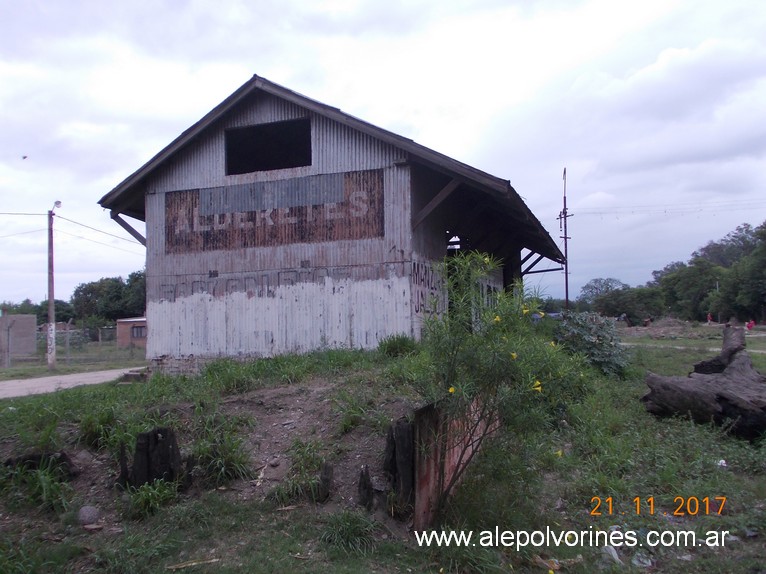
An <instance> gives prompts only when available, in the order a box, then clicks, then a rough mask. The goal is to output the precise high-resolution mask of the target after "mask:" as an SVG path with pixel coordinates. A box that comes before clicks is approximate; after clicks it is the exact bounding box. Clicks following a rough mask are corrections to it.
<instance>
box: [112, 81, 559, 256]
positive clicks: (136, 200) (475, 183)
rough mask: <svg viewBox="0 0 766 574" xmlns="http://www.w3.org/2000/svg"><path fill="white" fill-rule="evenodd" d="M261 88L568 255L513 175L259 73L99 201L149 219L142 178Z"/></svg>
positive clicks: (543, 248) (529, 241)
mask: <svg viewBox="0 0 766 574" xmlns="http://www.w3.org/2000/svg"><path fill="white" fill-rule="evenodd" d="M256 91H262V92H265V93H268V94H271V95H273V96H275V97H278V98H281V99H283V100H286V101H288V102H291V103H294V104H296V105H298V106H301V107H303V108H305V109H307V110H309V111H311V112H313V113H315V114H318V115H320V116H324V117H326V118H329V119H331V120H333V121H335V122H338V123H340V124H343V125H345V126H348V127H350V128H352V129H354V130H357V131H359V132H362V133H364V134H367V135H369V136H370V137H373V138H376V139H378V140H380V141H383V142H385V143H388V144H390V145H392V146H394V147H397V148H399V149H401V150H403V151H404V152H406V153H407V154H408V156H409V157H408V159H409V160H410V161H411V162H414V163H418V164H421V165H424V166H426V167H429V168H431V169H434V170H436V171H439V172H442V173H445V174H447V175H449V176H450V177H452V178H454V179H456V180H458V181H460V182H461V183H464V184H465V185H467V186H468V187H470V188H473V189H476V190H477V191H479V192H483V193H486V194H489V195H490V196H491V197H492V199H493V200H494V201H492V204H493V205H494V206H499V207H500V208H501V209H502V211H503V215H504V216H505V217H508V218H509V219H510V220H511V221H512V222H513V223H514V226H516V227H517V228H520V229H519V230H518V231H520V233H518V232H517V233H516V234H515V235H516V236H517V240H518V237H519V236H522V237H523V238H524V239H525V241H522V244H523V245H524V247H526V248H528V249H530V250H532V251H534V252H536V253H539V254H540V255H543V256H544V257H547V258H548V259H551V260H553V261H557V262H559V263H561V262H563V261H564V256H563V254H562V253H561V251H560V250H559V248H558V247H557V246H556V244H555V243H554V242H553V240H552V239H551V237H550V235H549V234H548V233H547V232H546V231H545V229H544V228H543V226H542V224H541V223H540V221H539V220H538V219H537V218H536V217H535V216H534V214H533V213H532V212H531V210H530V209H529V208H528V207H527V205H526V204H525V203H524V201H523V200H522V199H521V197H519V195H518V193H516V190H514V189H513V187H512V186H511V183H510V181H508V180H504V179H501V178H498V177H495V176H493V175H490V174H488V173H486V172H484V171H481V170H479V169H476V168H474V167H471V166H469V165H466V164H464V163H462V162H459V161H457V160H455V159H452V158H450V157H448V156H446V155H444V154H441V153H439V152H436V151H434V150H432V149H430V148H427V147H425V146H422V145H420V144H418V143H415V142H414V141H412V140H411V139H408V138H405V137H402V136H400V135H397V134H395V133H393V132H390V131H388V130H384V129H382V128H379V127H377V126H374V125H372V124H370V123H367V122H365V121H363V120H360V119H358V118H355V117H353V116H351V115H349V114H346V113H344V112H342V111H341V110H339V109H338V108H334V107H332V106H328V105H326V104H323V103H321V102H318V101H316V100H312V99H310V98H307V97H306V96H303V95H301V94H298V93H296V92H294V91H292V90H289V89H287V88H284V87H282V86H280V85H278V84H275V83H273V82H270V81H268V80H266V79H264V78H261V77H259V76H257V75H254V76H253V77H252V78H251V79H250V80H249V81H248V82H246V83H245V84H243V85H242V86H241V87H240V88H239V89H237V90H236V91H235V92H234V93H233V94H231V95H230V96H229V97H228V98H226V99H225V100H224V101H223V102H221V103H220V104H219V105H217V106H216V107H215V108H213V109H212V110H211V111H210V112H208V113H207V114H206V115H205V116H204V117H203V118H202V119H201V120H199V121H198V122H197V123H195V124H194V125H193V126H191V127H190V128H189V129H187V130H186V131H184V132H183V133H182V134H181V135H179V136H178V137H177V138H176V139H175V140H173V141H172V142H171V143H170V144H169V145H168V146H166V147H165V148H164V149H163V150H162V151H160V152H159V153H158V154H157V155H155V156H154V157H153V158H152V159H150V160H149V161H148V162H146V163H145V164H144V165H143V166H141V167H140V168H139V169H138V170H137V171H135V172H134V173H133V174H132V175H130V176H128V177H127V178H126V179H125V180H124V181H123V182H122V183H120V184H119V185H118V186H117V187H115V188H114V189H113V190H112V191H110V192H109V193H107V194H106V195H105V196H104V197H102V198H101V199H100V200H99V201H98V203H99V204H100V205H101V206H102V207H104V208H106V209H109V210H111V211H112V213H113V215H119V214H125V215H129V216H130V217H133V218H135V219H139V220H141V221H144V220H145V213H144V189H143V186H142V183H143V182H144V181H145V180H146V178H148V177H149V176H150V175H151V174H152V173H153V172H154V171H155V170H157V169H158V168H159V167H160V166H162V165H163V164H164V163H165V162H166V161H168V160H169V159H170V158H172V157H173V156H174V155H175V154H176V153H178V152H179V151H180V150H182V149H183V148H185V147H186V146H188V145H190V144H192V143H193V142H194V141H195V140H196V139H197V138H198V137H199V135H200V134H202V133H203V132H204V131H206V130H207V129H209V128H210V127H211V126H213V125H214V124H215V123H216V122H217V121H218V120H220V119H221V118H222V117H224V116H225V115H226V114H227V113H229V112H230V111H231V110H232V109H233V108H235V107H236V106H237V105H238V104H239V103H240V102H242V101H244V100H245V99H246V98H247V97H248V96H250V95H251V94H252V93H254V92H256Z"/></svg>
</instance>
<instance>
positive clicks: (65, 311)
mask: <svg viewBox="0 0 766 574" xmlns="http://www.w3.org/2000/svg"><path fill="white" fill-rule="evenodd" d="M0 306H1V307H2V309H3V312H4V313H9V314H30V315H37V324H38V325H42V324H43V323H47V322H48V301H47V300H45V301H42V302H40V303H37V304H36V303H32V301H31V300H30V299H25V300H24V301H22V302H21V303H8V302H4V303H0ZM54 306H55V309H56V321H57V322H58V321H60V322H63V323H66V322H68V321H70V320H72V321H73V323H74V324H75V325H76V326H77V327H82V328H95V327H104V326H107V325H113V324H114V323H115V321H117V319H124V318H126V317H140V316H142V315H143V314H144V312H145V309H146V273H145V272H144V271H135V272H133V273H131V274H130V275H128V279H127V280H124V279H123V278H122V277H105V278H103V279H99V280H98V281H91V282H90V283H81V284H80V285H78V286H77V288H76V289H75V290H74V293H73V294H72V298H71V299H70V300H69V301H62V300H60V299H54Z"/></svg>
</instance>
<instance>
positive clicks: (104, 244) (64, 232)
mask: <svg viewBox="0 0 766 574" xmlns="http://www.w3.org/2000/svg"><path fill="white" fill-rule="evenodd" d="M56 233H63V234H64V235H70V236H72V237H76V238H77V239H82V240H84V241H90V242H91V243H97V244H98V245H103V246H104V247H109V248H111V249H117V250H118V251H124V252H125V253H131V254H133V255H143V253H136V252H135V251H129V250H127V249H122V248H120V247H115V246H114V245H109V244H108V243H103V242H101V241H95V240H93V239H88V238H87V237H83V236H82V235H75V234H74V233H68V232H66V231H62V230H60V229H56Z"/></svg>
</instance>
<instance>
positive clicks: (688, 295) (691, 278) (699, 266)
mask: <svg viewBox="0 0 766 574" xmlns="http://www.w3.org/2000/svg"><path fill="white" fill-rule="evenodd" d="M724 275H725V270H724V269H723V268H722V267H720V266H718V265H715V264H713V263H711V262H710V261H708V260H707V259H703V258H702V257H697V258H695V259H693V260H691V261H690V262H689V264H688V265H687V264H683V266H681V267H679V268H677V269H676V270H674V271H671V272H669V273H666V274H664V275H662V277H661V278H660V281H659V283H660V289H661V290H662V294H663V297H664V299H665V303H666V305H667V306H668V308H669V310H670V311H671V312H672V313H673V314H675V315H676V316H678V317H679V318H680V319H686V320H689V321H702V320H704V319H705V318H706V317H707V314H708V312H710V311H711V309H708V308H706V307H705V303H706V302H707V301H708V300H709V298H708V295H709V294H710V293H711V292H712V291H714V290H715V289H716V286H717V285H719V284H720V282H721V279H722V278H723V277H724Z"/></svg>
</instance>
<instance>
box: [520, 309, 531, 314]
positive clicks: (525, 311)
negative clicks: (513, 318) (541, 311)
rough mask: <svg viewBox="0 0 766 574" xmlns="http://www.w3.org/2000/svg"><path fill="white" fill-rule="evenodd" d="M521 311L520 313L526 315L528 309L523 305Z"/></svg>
mask: <svg viewBox="0 0 766 574" xmlns="http://www.w3.org/2000/svg"><path fill="white" fill-rule="evenodd" d="M521 312H522V313H524V315H526V314H527V313H529V309H527V308H526V307H524V308H523V309H522V310H521Z"/></svg>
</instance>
